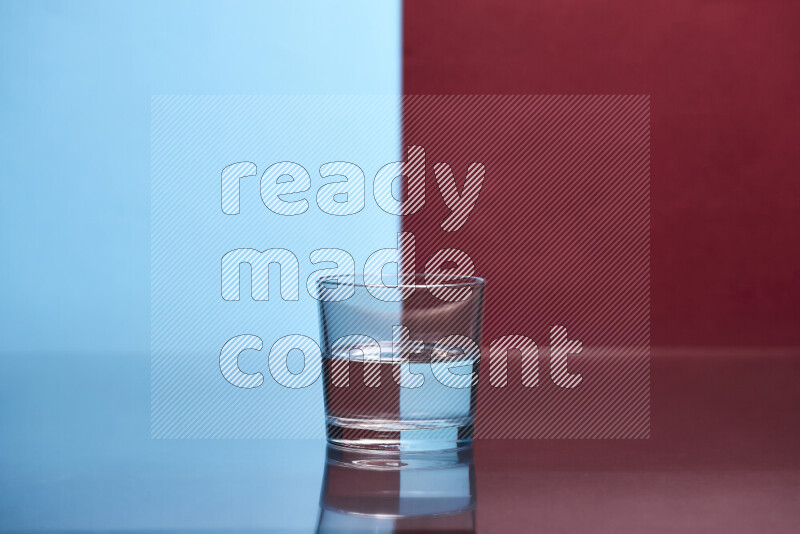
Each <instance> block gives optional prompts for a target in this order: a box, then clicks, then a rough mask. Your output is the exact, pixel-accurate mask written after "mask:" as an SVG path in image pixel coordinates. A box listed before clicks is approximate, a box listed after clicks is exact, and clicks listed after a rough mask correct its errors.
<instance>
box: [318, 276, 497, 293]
mask: <svg viewBox="0 0 800 534" xmlns="http://www.w3.org/2000/svg"><path fill="white" fill-rule="evenodd" d="M365 277H373V278H374V279H376V280H381V281H383V280H384V277H386V278H394V279H396V280H398V281H400V280H403V281H404V283H397V284H391V285H389V284H380V283H372V282H366V281H365ZM430 278H434V279H437V278H438V279H440V280H442V281H441V282H433V283H429V282H427V280H428V279H430ZM409 279H412V280H414V282H412V283H406V281H407V280H409ZM416 280H421V282H420V283H417V282H416ZM329 281H336V282H337V287H338V286H339V285H344V286H348V287H378V288H384V287H389V288H401V289H405V288H412V287H414V288H417V287H420V288H431V287H434V288H455V287H482V286H485V285H486V280H485V279H484V278H481V277H479V276H466V275H452V274H441V273H398V274H387V275H383V274H382V273H364V274H333V275H327V276H321V277H319V278H318V279H317V285H320V286H321V285H323V284H325V283H326V282H329Z"/></svg>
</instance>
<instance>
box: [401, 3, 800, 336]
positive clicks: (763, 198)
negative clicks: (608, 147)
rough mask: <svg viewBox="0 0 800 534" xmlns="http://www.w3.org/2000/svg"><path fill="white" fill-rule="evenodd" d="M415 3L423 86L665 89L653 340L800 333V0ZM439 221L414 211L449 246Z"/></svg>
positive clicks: (655, 205)
mask: <svg viewBox="0 0 800 534" xmlns="http://www.w3.org/2000/svg"><path fill="white" fill-rule="evenodd" d="M403 10H404V13H403V22H404V30H403V37H404V49H403V65H404V67H403V76H404V81H403V84H404V87H403V90H404V93H405V94H407V95H413V94H649V95H651V114H652V115H651V158H652V159H651V192H652V207H651V224H652V226H651V228H652V234H651V237H652V241H651V254H652V256H651V258H652V263H651V274H652V276H651V283H652V293H651V318H652V330H651V332H652V344H653V345H655V346H664V345H671V346H686V345H695V346H696V345H723V346H734V345H752V346H763V345H797V344H798V342H800V327H799V326H798V325H800V311H799V310H800V281H799V280H798V274H799V273H798V265H800V247H798V241H799V239H798V238H800V224H798V221H797V219H798V213H800V210H798V207H799V201H798V198H799V197H798V172H799V171H800V166H799V165H798V162H799V161H800V156H799V155H798V154H799V153H800V151H799V150H798V142H800V125H799V124H798V118H799V117H800V113H798V112H799V111H800V104H798V92H799V91H798V87H800V85H799V84H798V81H800V80H798V65H800V39H798V36H797V35H798V27H799V26H798V23H797V21H798V16H799V15H800V3H798V2H756V1H740V2H702V1H692V2H687V1H658V2H642V1H616V2H594V1H589V0H580V1H576V0H572V1H569V0H567V1H564V0H559V1H553V0H545V1H536V2H529V1H523V0H516V1H512V0H500V1H492V2H488V1H478V0H437V1H434V2H424V1H419V0H406V1H405V2H404V8H403ZM487 176H488V175H487ZM487 179H488V178H487ZM432 190H433V191H435V189H432ZM479 202H480V201H479ZM437 223H438V221H437ZM426 228H427V229H433V231H438V228H437V226H436V225H430V224H426V221H425V220H424V215H423V216H422V217H415V218H414V220H412V221H410V223H409V222H407V223H406V225H405V229H407V230H410V231H413V232H414V233H415V234H416V235H417V239H418V246H419V247H420V248H421V249H422V250H425V249H426V247H428V248H431V247H432V248H433V249H434V250H435V249H436V248H439V247H441V246H447V244H446V243H441V235H440V234H441V232H440V231H438V233H428V234H427V235H426ZM495 230H496V231H497V232H499V233H500V234H502V233H503V232H507V231H509V230H512V229H508V228H502V227H498V228H496V229H495ZM513 230H514V232H523V233H524V232H525V229H524V228H515V229H513ZM429 232H430V231H429ZM426 240H427V242H426ZM491 243H492V241H491V240H482V241H481V240H476V241H475V242H474V243H470V244H468V245H467V246H465V250H467V251H468V252H474V251H479V249H480V247H486V246H490V245H491ZM478 269H479V270H480V265H479V266H478ZM489 283H490V286H489V290H490V291H491V290H492V287H493V286H494V287H495V288H497V287H498V286H499V285H502V284H505V283H508V280H503V279H497V278H496V279H493V280H490V281H489ZM487 321H492V319H491V317H490V316H487Z"/></svg>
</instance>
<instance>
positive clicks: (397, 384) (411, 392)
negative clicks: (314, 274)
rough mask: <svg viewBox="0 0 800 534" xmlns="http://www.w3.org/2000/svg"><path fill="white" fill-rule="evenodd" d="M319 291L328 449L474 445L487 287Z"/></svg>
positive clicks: (429, 282)
mask: <svg viewBox="0 0 800 534" xmlns="http://www.w3.org/2000/svg"><path fill="white" fill-rule="evenodd" d="M318 290H319V299H320V323H321V330H322V335H321V337H322V347H323V366H322V368H323V388H324V393H325V415H326V424H327V437H328V441H329V442H330V443H331V444H333V445H338V446H344V447H358V448H364V449H382V450H390V451H430V450H442V449H450V448H457V447H462V446H466V445H469V444H471V442H472V438H473V433H474V424H475V406H476V402H477V379H478V363H479V360H480V343H481V325H482V313H483V291H484V281H483V280H482V279H480V278H475V277H455V276H449V275H424V274H401V275H399V276H397V275H394V276H380V275H376V276H370V275H365V276H355V277H354V276H331V277H324V278H322V279H320V280H319V282H318Z"/></svg>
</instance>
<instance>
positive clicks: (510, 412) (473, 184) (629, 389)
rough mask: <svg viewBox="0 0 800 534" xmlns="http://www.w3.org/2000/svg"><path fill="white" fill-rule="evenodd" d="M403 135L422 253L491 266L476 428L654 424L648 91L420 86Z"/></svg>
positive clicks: (591, 430)
mask: <svg viewBox="0 0 800 534" xmlns="http://www.w3.org/2000/svg"><path fill="white" fill-rule="evenodd" d="M403 144H404V146H405V147H423V148H424V150H425V158H426V169H427V173H426V175H425V178H424V180H425V189H426V191H427V192H428V196H427V198H426V205H425V209H424V210H419V211H417V212H415V213H410V214H408V215H407V216H405V217H404V218H403V231H404V232H408V233H411V234H413V235H414V237H415V255H416V257H417V258H431V257H435V256H436V255H437V254H441V253H440V252H438V251H441V250H442V249H449V250H450V252H448V253H446V256H447V257H448V258H450V259H452V258H455V257H456V256H458V254H456V253H455V252H453V251H460V253H459V254H462V255H468V256H469V259H470V260H471V261H472V263H473V264H474V274H476V275H478V276H481V277H484V278H485V279H486V280H487V285H486V297H485V309H484V314H483V316H484V328H483V343H482V348H483V350H482V357H481V363H480V369H481V371H480V373H481V375H480V376H481V380H480V382H479V391H478V401H477V422H476V436H477V437H479V438H480V437H483V438H590V439H592V438H647V437H648V436H649V432H650V430H649V429H650V426H649V414H650V400H649V384H650V371H649V354H650V348H649V344H650V98H649V96H646V95H554V96H550V95H495V96H478V95H467V96H459V95H424V96H407V97H406V98H405V99H404V102H403ZM406 150H407V151H406V154H407V156H406V157H408V158H409V159H410V158H411V154H410V153H409V152H408V150H409V149H408V148H407V149H406ZM416 150H417V151H418V150H419V149H418V148H417V149H416ZM479 172H482V173H484V174H483V175H482V176H480V175H479ZM453 180H455V184H453ZM478 188H480V191H479V192H476V189H478ZM459 196H460V197H465V198H467V197H468V198H470V199H471V200H470V202H474V206H473V207H472V210H471V211H469V212H468V211H466V210H465V211H462V212H458V211H457V210H455V209H454V207H455V206H456V205H457V204H458V202H459ZM476 198H477V200H475V199H476ZM459 213H461V214H460V215H459ZM458 263H459V265H463V264H464V263H463V262H460V261H459V262H458ZM466 274H470V273H469V272H468V273H466ZM490 348H493V349H494V350H492V351H490ZM490 353H491V355H492V356H493V357H494V356H496V357H497V358H494V359H495V360H496V361H491V362H490V358H487V357H486V356H487V355H490ZM490 379H491V380H490Z"/></svg>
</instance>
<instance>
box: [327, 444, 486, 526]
mask: <svg viewBox="0 0 800 534" xmlns="http://www.w3.org/2000/svg"><path fill="white" fill-rule="evenodd" d="M475 505H476V495H475V466H474V461H473V449H472V447H466V448H461V449H457V450H452V451H441V452H402V453H398V452H383V451H381V452H371V451H364V450H353V449H342V448H339V447H334V446H328V449H327V453H326V459H325V476H324V479H323V481H322V491H321V496H320V511H319V521H318V525H317V532H318V533H319V534H333V533H342V532H371V533H402V532H420V531H422V532H450V533H455V534H458V533H474V532H475Z"/></svg>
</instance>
